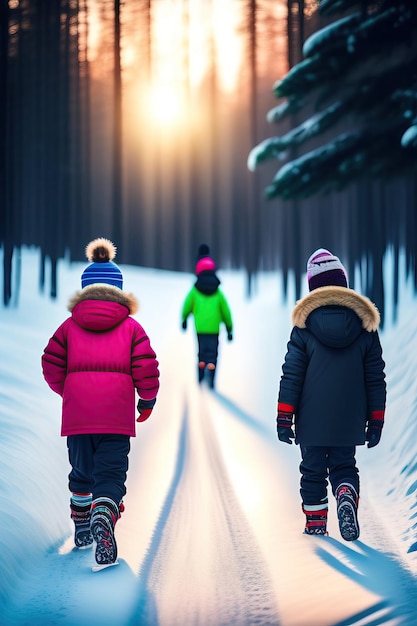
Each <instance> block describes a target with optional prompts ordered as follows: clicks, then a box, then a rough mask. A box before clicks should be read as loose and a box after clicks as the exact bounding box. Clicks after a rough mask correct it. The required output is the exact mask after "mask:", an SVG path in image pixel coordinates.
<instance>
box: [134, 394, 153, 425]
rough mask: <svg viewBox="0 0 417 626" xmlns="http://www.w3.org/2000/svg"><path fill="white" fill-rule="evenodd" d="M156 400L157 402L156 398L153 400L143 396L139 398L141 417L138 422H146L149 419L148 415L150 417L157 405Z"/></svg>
mask: <svg viewBox="0 0 417 626" xmlns="http://www.w3.org/2000/svg"><path fill="white" fill-rule="evenodd" d="M155 402H156V398H154V399H153V400H142V398H139V401H138V411H139V417H138V418H137V420H136V421H137V422H145V421H146V420H147V419H148V417H150V415H151V413H152V409H153V407H154V406H155Z"/></svg>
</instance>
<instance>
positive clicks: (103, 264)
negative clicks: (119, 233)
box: [81, 237, 123, 289]
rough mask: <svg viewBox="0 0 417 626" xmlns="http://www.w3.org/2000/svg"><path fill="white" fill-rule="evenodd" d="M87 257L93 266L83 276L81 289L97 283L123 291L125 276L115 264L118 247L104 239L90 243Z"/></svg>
mask: <svg viewBox="0 0 417 626" xmlns="http://www.w3.org/2000/svg"><path fill="white" fill-rule="evenodd" d="M85 255H86V257H87V259H88V260H89V261H91V264H90V265H88V266H87V267H86V268H85V270H84V272H83V273H82V276H81V287H82V288H83V289H84V287H87V285H93V284H95V283H105V284H106V285H113V286H114V287H118V288H119V289H123V276H122V272H121V271H120V268H119V267H118V266H117V265H116V263H113V262H112V261H113V259H114V258H115V256H116V246H115V245H114V244H113V243H112V242H111V241H110V240H109V239H104V237H99V238H98V239H94V241H90V243H89V244H88V245H87V246H86V249H85Z"/></svg>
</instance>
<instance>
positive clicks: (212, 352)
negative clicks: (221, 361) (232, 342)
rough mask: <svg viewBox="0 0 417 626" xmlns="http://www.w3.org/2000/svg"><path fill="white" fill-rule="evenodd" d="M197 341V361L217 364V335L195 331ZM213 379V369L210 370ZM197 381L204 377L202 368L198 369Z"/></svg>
mask: <svg viewBox="0 0 417 626" xmlns="http://www.w3.org/2000/svg"><path fill="white" fill-rule="evenodd" d="M197 341H198V361H199V363H201V362H203V363H205V364H206V366H207V364H208V363H213V365H217V356H218V351H219V335H216V334H202V333H197ZM211 375H212V378H213V379H214V371H213V372H212V374H211ZM198 377H199V382H201V381H202V380H203V378H204V369H200V368H199V371H198Z"/></svg>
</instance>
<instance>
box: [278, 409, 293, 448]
mask: <svg viewBox="0 0 417 626" xmlns="http://www.w3.org/2000/svg"><path fill="white" fill-rule="evenodd" d="M293 413H294V407H293V406H292V405H291V404H285V403H284V402H278V415H277V434H278V439H279V440H280V441H283V442H284V443H289V444H292V441H291V440H292V439H295V435H294V431H293V428H292V420H293Z"/></svg>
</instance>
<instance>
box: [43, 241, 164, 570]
mask: <svg viewBox="0 0 417 626" xmlns="http://www.w3.org/2000/svg"><path fill="white" fill-rule="evenodd" d="M115 254H116V248H115V247H114V245H113V244H112V242H111V241H109V240H107V239H103V238H100V239H96V240H94V241H92V242H91V243H89V244H88V246H87V248H86V255H87V258H88V259H89V261H92V263H91V264H90V265H89V266H87V268H86V269H85V271H84V272H83V274H82V277H81V286H82V290H81V291H79V292H77V293H76V294H75V295H74V296H73V298H72V299H71V301H70V303H69V305H68V309H69V311H70V312H71V316H70V317H68V318H67V319H66V320H65V321H64V322H63V324H61V326H60V327H59V328H58V329H57V330H56V331H55V333H54V334H53V336H52V337H51V339H50V340H49V343H48V345H47V346H46V348H45V350H44V353H43V356H42V368H43V375H44V377H45V380H46V382H47V383H48V385H49V386H50V388H51V389H52V390H53V391H55V392H56V393H58V394H59V395H60V396H61V397H62V428H61V435H62V436H65V437H67V446H68V455H69V461H70V465H71V472H70V474H69V477H68V478H69V489H70V491H71V498H70V506H71V517H72V519H73V520H74V524H75V545H76V547H78V548H86V547H89V546H91V545H92V544H93V539H94V540H95V541H96V552H95V558H96V562H97V565H98V566H108V565H113V564H115V563H117V545H116V541H115V537H114V527H115V524H116V521H117V519H118V518H119V517H120V513H121V511H122V510H123V504H122V500H123V496H124V495H125V493H126V487H125V482H126V476H127V469H128V454H129V451H130V437H134V436H135V434H136V433H135V430H136V429H135V417H136V413H135V395H136V392H137V393H138V395H139V401H138V406H137V408H138V411H139V417H138V419H137V421H138V422H143V421H145V420H146V419H148V417H149V416H150V414H151V412H152V409H153V406H154V404H155V401H156V396H157V393H158V389H159V370H158V361H157V360H156V355H155V352H154V351H153V349H152V347H151V344H150V341H149V338H148V336H147V335H146V333H145V331H144V329H143V328H142V326H141V325H140V324H139V323H138V322H137V321H136V320H135V319H133V317H131V315H134V314H135V313H136V312H137V310H138V302H137V300H136V298H135V296H134V295H133V294H130V293H129V294H128V293H125V292H124V291H122V288H123V277H122V273H121V271H120V269H119V267H118V266H117V265H116V264H115V263H113V262H112V260H113V258H114V257H115Z"/></svg>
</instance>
